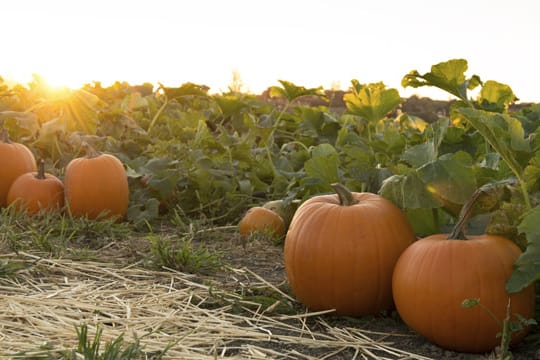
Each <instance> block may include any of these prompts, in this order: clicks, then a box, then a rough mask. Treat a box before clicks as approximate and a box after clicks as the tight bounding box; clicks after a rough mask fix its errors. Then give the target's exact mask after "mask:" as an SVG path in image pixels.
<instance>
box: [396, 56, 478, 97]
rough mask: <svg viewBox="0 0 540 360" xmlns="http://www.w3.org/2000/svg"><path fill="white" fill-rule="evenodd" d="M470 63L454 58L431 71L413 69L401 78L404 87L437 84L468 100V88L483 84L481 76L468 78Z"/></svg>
mask: <svg viewBox="0 0 540 360" xmlns="http://www.w3.org/2000/svg"><path fill="white" fill-rule="evenodd" d="M467 68H468V64H467V60H465V59H452V60H449V61H445V62H441V63H438V64H436V65H433V66H432V67H431V72H428V73H425V74H423V75H421V74H420V73H419V72H418V71H417V70H412V71H411V72H409V73H408V74H407V75H405V76H404V77H403V79H402V80H401V85H402V86H403V87H408V86H411V87H414V88H418V87H421V86H435V87H438V88H439V89H442V90H444V91H446V92H448V93H450V94H452V95H454V96H456V97H458V98H459V99H461V100H464V101H467V90H472V89H474V88H475V87H477V86H478V85H479V84H481V80H480V77H478V76H477V75H473V76H472V77H471V78H469V79H466V77H465V72H466V71H467Z"/></svg>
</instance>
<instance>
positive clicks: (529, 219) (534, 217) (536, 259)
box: [506, 206, 540, 293]
mask: <svg viewBox="0 0 540 360" xmlns="http://www.w3.org/2000/svg"><path fill="white" fill-rule="evenodd" d="M538 219H540V206H537V207H535V208H533V209H532V210H531V211H530V212H529V213H527V215H526V216H525V217H524V218H523V220H522V222H521V224H520V225H519V226H518V231H519V232H521V233H524V234H525V235H526V236H527V242H528V244H527V249H526V250H525V252H524V253H522V254H521V256H520V257H519V258H518V259H517V260H516V262H515V268H514V271H513V272H512V276H510V279H509V280H508V282H507V284H506V289H507V290H508V292H510V293H514V292H518V291H520V290H522V289H523V288H525V287H526V286H528V285H529V284H531V283H532V282H534V281H536V280H540V221H538Z"/></svg>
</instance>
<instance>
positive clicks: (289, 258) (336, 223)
mask: <svg viewBox="0 0 540 360" xmlns="http://www.w3.org/2000/svg"><path fill="white" fill-rule="evenodd" d="M333 186H334V189H335V190H336V192H337V194H330V195H319V196H315V197H312V198H311V199H308V200H307V201H305V202H304V203H303V204H302V205H300V207H299V208H298V209H297V210H296V212H295V214H294V216H293V219H292V221H291V224H290V227H289V230H288V232H287V236H286V238H285V249H284V257H285V269H286V272H287V277H288V280H289V284H290V286H291V289H292V291H293V293H294V294H295V295H296V297H297V298H298V299H299V300H300V301H301V302H302V303H303V304H304V305H306V306H307V307H308V308H310V309H312V310H329V309H335V313H336V314H341V315H350V316H361V315H368V314H378V313H380V312H381V311H384V310H391V309H392V308H393V301H392V284H391V280H392V272H393V270H394V265H395V263H396V261H397V259H398V258H399V256H400V254H401V253H402V252H403V251H404V250H405V248H407V247H408V246H409V245H410V244H411V243H412V242H413V241H414V240H415V236H414V233H413V231H412V229H411V226H410V224H409V222H408V221H407V219H406V217H405V215H404V214H403V213H402V211H401V210H400V209H399V208H398V207H396V206H395V205H394V204H393V203H391V202H390V201H389V200H386V199H385V198H383V197H381V196H379V195H376V194H371V193H357V192H350V191H349V190H347V189H346V188H345V187H344V186H342V185H339V184H334V185H333Z"/></svg>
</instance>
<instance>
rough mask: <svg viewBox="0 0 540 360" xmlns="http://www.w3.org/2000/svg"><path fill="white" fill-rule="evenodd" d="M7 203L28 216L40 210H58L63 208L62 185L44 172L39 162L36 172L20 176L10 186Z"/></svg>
mask: <svg viewBox="0 0 540 360" xmlns="http://www.w3.org/2000/svg"><path fill="white" fill-rule="evenodd" d="M7 203H8V205H11V204H13V206H15V207H16V208H17V209H21V208H22V209H24V210H25V211H26V212H27V213H29V214H35V213H37V212H39V211H40V210H58V209H60V208H62V207H63V206H64V184H63V183H62V181H61V180H60V179H59V178H57V177H56V176H54V175H51V174H48V173H46V172H45V162H44V161H43V160H41V161H40V162H39V164H38V171H37V172H27V173H25V174H22V175H20V176H19V177H18V178H17V179H15V181H14V182H13V184H11V187H10V188H9V192H8V194H7Z"/></svg>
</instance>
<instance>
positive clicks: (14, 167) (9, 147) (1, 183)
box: [0, 129, 37, 206]
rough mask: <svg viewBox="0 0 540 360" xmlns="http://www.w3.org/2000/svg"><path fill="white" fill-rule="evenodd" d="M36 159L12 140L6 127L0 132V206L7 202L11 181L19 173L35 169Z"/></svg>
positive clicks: (27, 149) (26, 149) (26, 148)
mask: <svg viewBox="0 0 540 360" xmlns="http://www.w3.org/2000/svg"><path fill="white" fill-rule="evenodd" d="M36 170H37V166H36V159H35V157H34V155H33V154H32V152H31V151H30V149H29V148H28V147H26V146H25V145H23V144H20V143H17V142H12V141H11V140H10V139H9V135H8V132H7V130H6V129H3V130H2V132H1V133H0V206H5V205H6V203H7V194H8V191H9V188H10V187H11V184H12V183H13V181H15V179H16V178H18V177H19V176H20V175H22V174H24V173H27V172H32V171H36Z"/></svg>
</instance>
